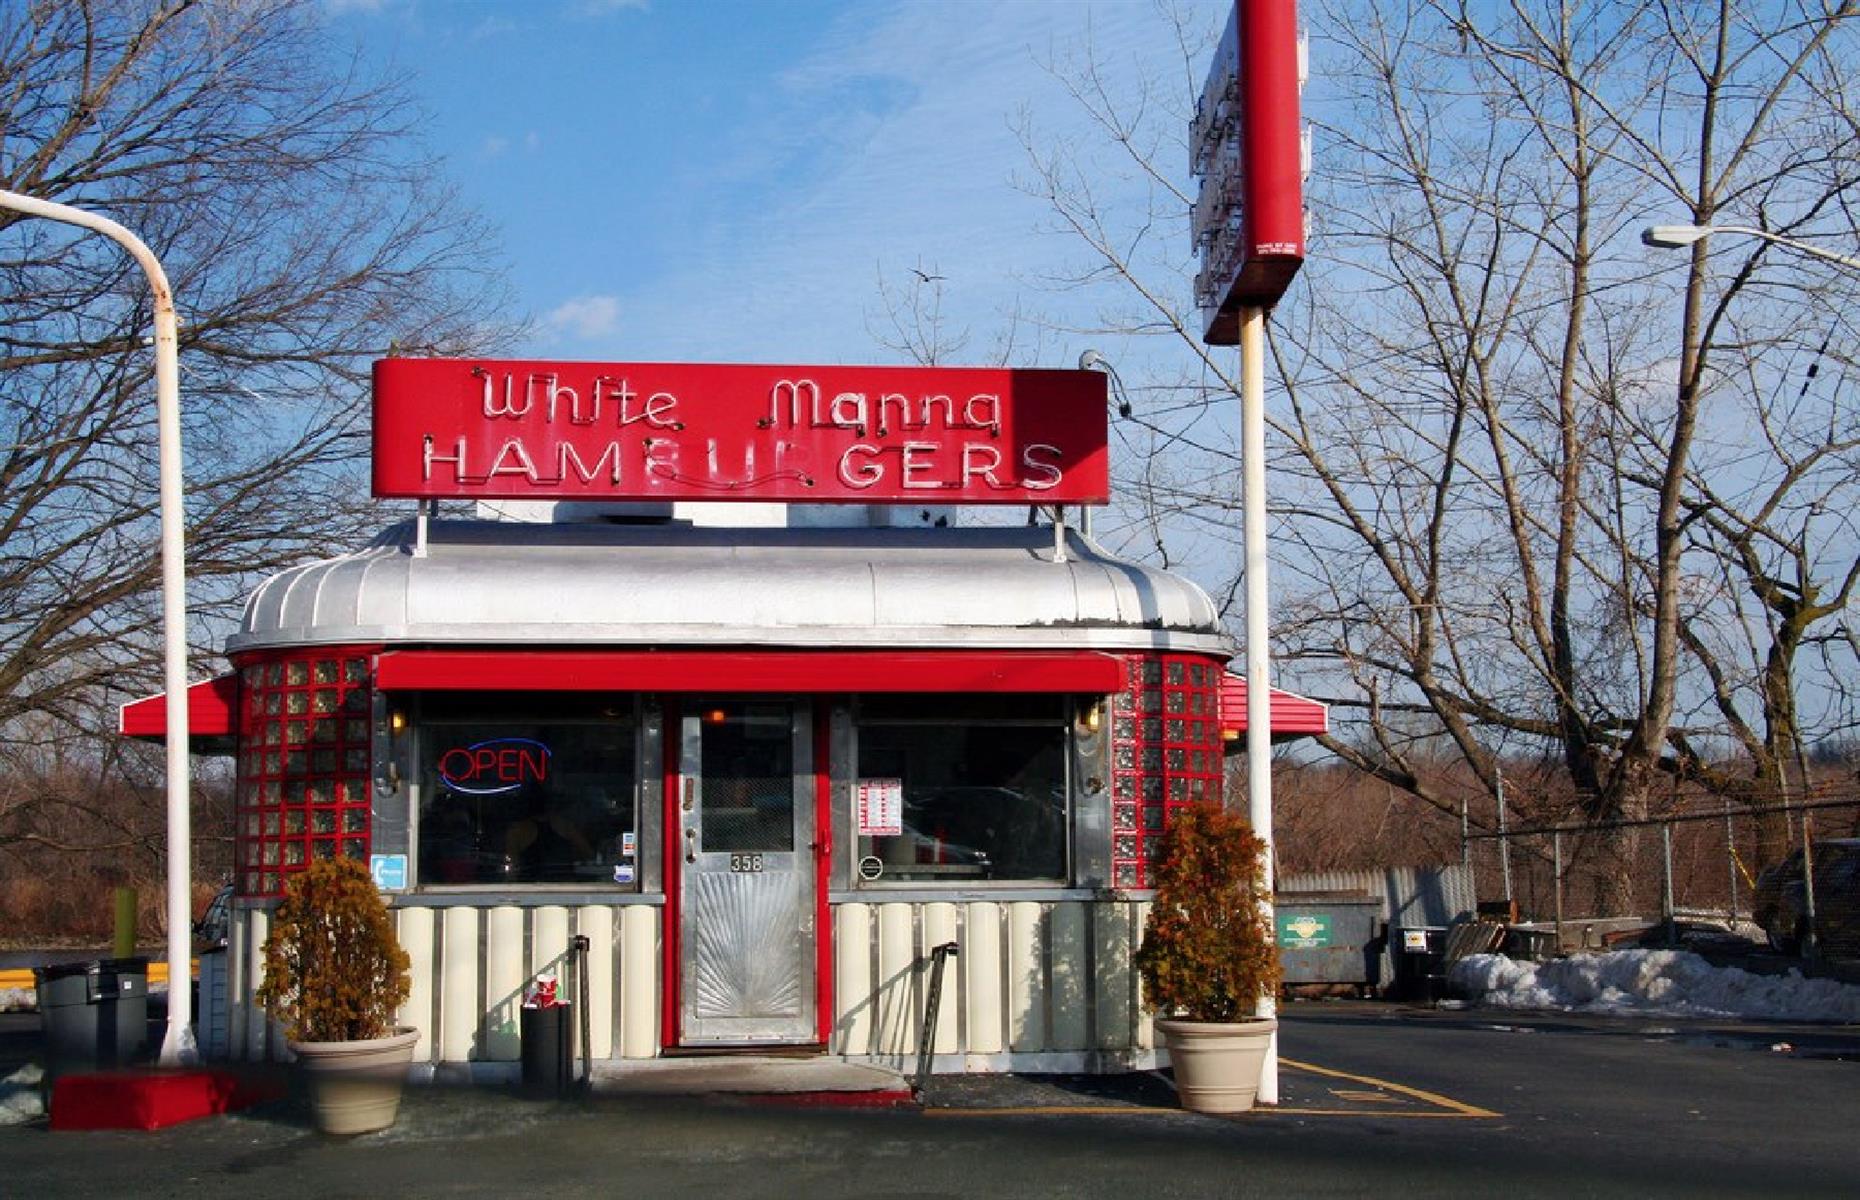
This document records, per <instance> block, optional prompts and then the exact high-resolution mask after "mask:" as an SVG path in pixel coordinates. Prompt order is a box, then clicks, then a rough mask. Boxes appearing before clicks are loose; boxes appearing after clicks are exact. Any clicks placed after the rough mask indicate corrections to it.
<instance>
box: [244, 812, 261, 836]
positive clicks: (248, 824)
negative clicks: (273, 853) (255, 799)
mask: <svg viewBox="0 0 1860 1200" xmlns="http://www.w3.org/2000/svg"><path fill="white" fill-rule="evenodd" d="M245 836H247V837H249V838H253V837H257V836H258V814H257V813H247V814H245Z"/></svg>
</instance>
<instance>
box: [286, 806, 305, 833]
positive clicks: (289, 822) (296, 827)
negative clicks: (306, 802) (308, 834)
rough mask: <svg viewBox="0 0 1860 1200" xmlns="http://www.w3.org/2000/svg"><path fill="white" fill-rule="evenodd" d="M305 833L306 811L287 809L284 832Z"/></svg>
mask: <svg viewBox="0 0 1860 1200" xmlns="http://www.w3.org/2000/svg"><path fill="white" fill-rule="evenodd" d="M303 831H304V811H303V809H301V808H292V809H286V810H285V813H284V832H285V833H302V832H303Z"/></svg>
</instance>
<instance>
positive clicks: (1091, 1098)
mask: <svg viewBox="0 0 1860 1200" xmlns="http://www.w3.org/2000/svg"><path fill="white" fill-rule="evenodd" d="M1283 1015H1284V1017H1285V1024H1284V1034H1283V1053H1284V1056H1285V1060H1286V1065H1285V1069H1284V1072H1283V1074H1282V1077H1281V1101H1282V1102H1281V1104H1280V1105H1279V1106H1278V1107H1277V1108H1275V1109H1272V1110H1266V1111H1261V1112H1258V1113H1255V1114H1253V1115H1250V1116H1247V1117H1243V1118H1237V1119H1228V1120H1223V1119H1216V1118H1208V1117H1198V1116H1192V1115H1189V1114H1185V1113H1182V1112H1180V1111H1179V1110H1177V1109H1175V1108H1174V1107H1173V1093H1172V1091H1171V1089H1170V1087H1169V1085H1168V1083H1167V1081H1166V1079H1165V1078H1164V1077H1161V1076H1159V1075H1155V1074H1150V1073H1137V1074H1133V1075H1126V1076H1115V1077H1098V1078H1085V1077H1070V1076H1045V1077H939V1078H938V1079H936V1080H934V1081H933V1083H932V1086H931V1087H930V1089H929V1090H928V1094H927V1102H928V1103H927V1105H926V1107H924V1108H923V1109H921V1110H918V1109H884V1110H877V1109H862V1110H849V1109H839V1108H806V1107H793V1106H789V1105H777V1104H771V1103H766V1102H756V1101H750V1100H744V1099H740V1098H738V1099H726V1098H711V1099H701V1098H700V1099H665V1098H647V1097H626V1098H603V1097H594V1098H591V1099H587V1100H583V1101H573V1102H563V1103H547V1102H539V1101H532V1100H524V1099H520V1098H518V1097H516V1096H513V1095H509V1094H506V1093H502V1092H497V1091H491V1090H485V1089H478V1090H457V1089H445V1088H419V1089H413V1090H411V1091H410V1092H409V1093H408V1097H407V1100H406V1102H405V1107H404V1109H403V1114H402V1119H401V1121H400V1122H399V1124H398V1125H396V1127H395V1128H394V1129H392V1130H388V1131H386V1132H384V1133H381V1134H374V1135H368V1136H366V1137H362V1138H357V1139H352V1140H349V1141H337V1140H333V1139H324V1138H321V1137H318V1136H317V1135H316V1134H314V1133H312V1132H310V1131H309V1130H308V1128H307V1125H306V1123H305V1119H304V1115H303V1113H302V1111H301V1109H300V1108H299V1107H298V1106H297V1105H296V1104H295V1103H294V1102H291V1101H282V1102H278V1103H276V1104H273V1105H269V1106H265V1107H263V1108H260V1109H255V1110H251V1111H249V1112H247V1113H243V1114H238V1115H235V1116H230V1117H223V1118H214V1119H210V1120H206V1121H201V1122H196V1123H194V1124H191V1125H185V1126H178V1127H175V1128H171V1129H167V1130H161V1131H158V1132H155V1133H83V1134H76V1133H60V1134H53V1133H50V1132H48V1131H47V1130H46V1129H45V1128H44V1126H43V1125H42V1124H40V1125H26V1126H18V1127H13V1128H8V1129H0V1171H3V1172H4V1175H0V1180H4V1181H5V1182H4V1185H0V1192H5V1193H8V1194H33V1195H59V1196H61V1197H63V1196H117V1195H128V1194H137V1195H172V1196H186V1197H189V1198H194V1197H212V1196H257V1195H264V1196H309V1195H316V1196H370V1197H378V1196H381V1195H393V1194H399V1195H409V1196H509V1195H535V1196H539V1197H541V1196H547V1197H551V1198H555V1197H565V1196H594V1195H611V1194H614V1193H628V1194H634V1195H653V1196H657V1195H689V1194H696V1193H706V1194H710V1195H724V1196H790V1195H796V1194H806V1195H808V1196H810V1197H854V1196H896V1197H931V1196H948V1197H973V1196H996V1195H1003V1196H1005V1195H1016V1196H1025V1195H1038V1196H1078V1197H1100V1196H1102V1197H1112V1196H1117V1197H1128V1196H1246V1195H1255V1194H1266V1193H1271V1194H1274V1195H1291V1196H1359V1195H1370V1194H1375V1193H1382V1192H1391V1193H1394V1194H1402V1195H1454V1196H1467V1195H1475V1196H1477V1195H1505V1196H1571V1195H1623V1196H1626V1195H1634V1196H1647V1195H1686V1196H1702V1195H1710V1196H1718V1195H1770V1196H1774V1195H1790V1196H1810V1195H1846V1196H1851V1195H1854V1194H1857V1193H1860V1169H1857V1168H1856V1165H1855V1158H1856V1150H1855V1147H1854V1138H1853V1133H1852V1128H1853V1116H1854V1113H1855V1112H1856V1111H1860V1108H1857V1107H1856V1104H1857V1103H1860V1029H1856V1028H1852V1027H1838V1028H1830V1027H1816V1026H1783V1025H1753V1024H1737V1023H1720V1022H1700V1021H1690V1022H1675V1021H1648V1020H1620V1019H1608V1020H1605V1019H1571V1018H1560V1017H1547V1016H1535V1017H1533V1016H1518V1015H1512V1014H1494V1013H1490V1012H1441V1011H1437V1010H1432V1009H1425V1008H1407V1007H1400V1006H1393V1005H1383V1004H1356V1003H1339V1004H1325V1003H1308V1004H1295V1005H1291V1006H1288V1007H1287V1009H1286V1010H1285V1012H1284V1014H1283ZM7 1020H8V1021H9V1022H18V1021H19V1020H20V1018H7ZM26 1020H30V1018H26ZM19 1037H20V1035H19V1034H18V1032H17V1026H15V1033H14V1035H13V1036H11V1037H9V1036H7V1035H6V1030H5V1029H4V1028H0V1051H3V1050H4V1048H5V1047H8V1046H11V1047H14V1049H13V1051H12V1053H15V1054H16V1053H17V1047H18V1045H19V1044H20V1041H19ZM15 1187H17V1189H18V1191H17V1192H15V1191H14V1188H15Z"/></svg>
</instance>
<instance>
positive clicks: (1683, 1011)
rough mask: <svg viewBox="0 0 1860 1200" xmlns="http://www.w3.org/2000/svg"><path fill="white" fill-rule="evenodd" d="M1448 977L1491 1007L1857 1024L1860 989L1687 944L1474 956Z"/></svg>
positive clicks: (1455, 984)
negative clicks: (1729, 959)
mask: <svg viewBox="0 0 1860 1200" xmlns="http://www.w3.org/2000/svg"><path fill="white" fill-rule="evenodd" d="M1448 980H1449V981H1450V982H1451V983H1452V984H1453V986H1454V987H1455V988H1457V989H1459V990H1460V991H1461V992H1462V993H1464V994H1465V995H1467V996H1469V997H1471V998H1472V999H1473V1000H1475V1001H1476V1002H1478V1003H1480V1004H1487V1005H1491V1006H1492V1007H1494V1008H1538V1009H1556V1010H1559V1011H1562V1012H1579V1013H1602V1014H1613V1015H1620V1016H1650V1015H1651V1016H1679V1017H1744V1018H1750V1019H1756V1020H1773V1021H1825V1022H1837V1023H1855V1022H1860V987H1855V986H1853V985H1851V984H1845V983H1840V982H1838V981H1836V980H1833V979H1805V978H1803V977H1802V973H1801V972H1800V971H1795V970H1791V971H1790V972H1789V973H1788V974H1786V975H1753V974H1751V973H1750V972H1748V971H1745V970H1743V969H1741V968H1738V967H1714V966H1712V965H1711V964H1710V963H1708V962H1706V961H1705V960H1704V959H1702V958H1700V957H1699V956H1698V955H1696V954H1693V953H1690V952H1689V951H1685V950H1616V951H1612V952H1610V953H1606V954H1572V955H1570V956H1569V957H1568V958H1559V959H1555V960H1553V961H1551V962H1546V963H1533V962H1514V961H1513V960H1511V959H1509V958H1506V957H1505V956H1504V955H1502V954H1474V955H1470V956H1468V957H1466V958H1463V959H1461V960H1460V961H1459V962H1457V963H1454V964H1453V966H1452V968H1451V970H1450V971H1449V972H1448Z"/></svg>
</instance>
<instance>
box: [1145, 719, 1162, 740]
mask: <svg viewBox="0 0 1860 1200" xmlns="http://www.w3.org/2000/svg"><path fill="white" fill-rule="evenodd" d="M1162 733H1163V723H1162V718H1161V717H1145V718H1144V719H1143V740H1144V741H1146V742H1160V741H1162Z"/></svg>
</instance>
